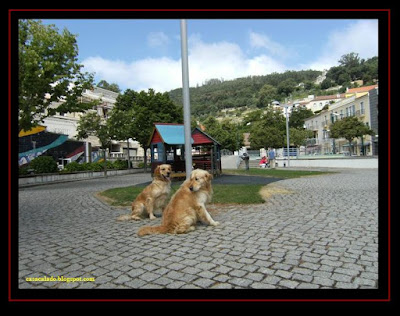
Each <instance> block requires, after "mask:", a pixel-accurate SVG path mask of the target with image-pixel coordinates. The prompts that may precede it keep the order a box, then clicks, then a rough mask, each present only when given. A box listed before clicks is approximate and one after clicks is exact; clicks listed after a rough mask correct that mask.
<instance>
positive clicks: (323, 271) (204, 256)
mask: <svg viewBox="0 0 400 316" xmlns="http://www.w3.org/2000/svg"><path fill="white" fill-rule="evenodd" d="M149 179H150V178H149V176H148V175H142V174H133V175H127V176H117V177H109V178H108V179H93V180H84V181H79V182H69V183H61V184H52V185H43V186H37V187H31V188H24V189H21V190H20V191H19V287H20V288H99V289H100V288H180V289H183V288H266V289H269V288H290V289H292V288H307V289H314V288H316V289H317V288H343V289H347V288H377V287H378V172H377V170H355V169H353V170H351V169H349V170H346V171H343V172H340V173H336V174H329V175H322V176H314V177H304V178H299V179H289V180H282V181H279V182H275V183H273V184H271V186H274V188H275V189H276V188H278V189H280V190H278V191H275V192H283V191H286V193H285V194H275V195H272V196H271V197H270V198H269V199H268V201H267V202H266V203H264V204H261V205H256V206H233V205H231V206H226V207H224V208H216V207H210V209H211V210H212V211H211V213H212V216H213V217H214V219H215V220H217V221H219V222H220V223H221V225H220V226H218V227H208V226H205V225H201V224H200V225H199V226H198V227H197V229H196V230H195V231H194V232H191V233H189V234H185V235H178V236H176V235H152V236H145V237H142V238H139V237H137V235H136V232H137V230H138V228H139V227H140V226H142V225H144V224H146V225H147V224H149V223H150V220H145V221H141V222H133V221H132V222H117V221H116V220H115V219H116V218H117V217H118V216H119V215H120V214H124V213H127V212H128V211H129V210H128V209H113V208H111V207H109V206H107V205H106V204H104V203H102V202H101V201H99V200H98V199H97V198H96V197H95V196H94V193H95V192H98V191H102V190H105V189H107V188H111V187H119V186H128V185H132V184H136V183H142V182H146V181H149ZM282 189H286V190H283V191H282ZM287 191H290V193H287ZM159 221H160V219H157V220H156V222H159ZM152 224H153V222H152ZM44 276H46V277H48V278H50V277H54V278H55V279H57V278H58V277H60V278H61V277H64V278H78V277H81V278H94V280H95V281H94V282H84V281H83V279H82V280H81V281H76V282H65V280H66V279H63V280H64V281H61V279H60V280H58V279H57V280H54V281H49V282H47V281H30V282H28V281H27V278H35V277H44Z"/></svg>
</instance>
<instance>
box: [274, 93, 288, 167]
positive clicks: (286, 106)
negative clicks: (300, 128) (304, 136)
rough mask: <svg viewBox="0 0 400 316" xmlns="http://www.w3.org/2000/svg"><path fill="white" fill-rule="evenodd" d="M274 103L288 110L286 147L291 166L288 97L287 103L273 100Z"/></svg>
mask: <svg viewBox="0 0 400 316" xmlns="http://www.w3.org/2000/svg"><path fill="white" fill-rule="evenodd" d="M272 104H273V105H278V106H280V107H283V108H285V112H286V149H287V158H288V163H287V165H288V167H289V166H290V153H289V110H288V108H289V105H288V104H287V103H286V99H285V104H282V105H281V104H279V102H278V101H273V102H272Z"/></svg>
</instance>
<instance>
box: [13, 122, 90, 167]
mask: <svg viewBox="0 0 400 316" xmlns="http://www.w3.org/2000/svg"><path fill="white" fill-rule="evenodd" d="M18 146H19V150H18V164H19V166H22V165H25V164H27V163H30V162H31V161H32V160H33V159H35V158H36V157H39V156H40V155H43V154H44V153H46V155H49V156H52V157H53V158H54V159H55V160H58V159H60V158H68V159H71V161H77V160H78V159H79V158H81V157H84V155H83V154H84V152H85V146H84V143H83V142H79V141H73V140H68V135H63V134H55V133H51V132H47V131H46V127H44V126H38V127H35V128H33V129H31V130H29V131H21V132H20V133H19V135H18Z"/></svg>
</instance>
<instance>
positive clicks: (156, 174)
mask: <svg viewBox="0 0 400 316" xmlns="http://www.w3.org/2000/svg"><path fill="white" fill-rule="evenodd" d="M160 175H161V172H160V165H158V166H157V167H156V169H155V170H154V177H155V178H157V177H159V176H160Z"/></svg>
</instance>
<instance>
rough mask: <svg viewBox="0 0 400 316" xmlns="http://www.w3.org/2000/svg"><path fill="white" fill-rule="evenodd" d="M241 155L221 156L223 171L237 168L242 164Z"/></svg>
mask: <svg viewBox="0 0 400 316" xmlns="http://www.w3.org/2000/svg"><path fill="white" fill-rule="evenodd" d="M240 160H241V159H240V157H239V156H235V155H232V156H221V168H222V172H224V169H237V168H239V165H240Z"/></svg>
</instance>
